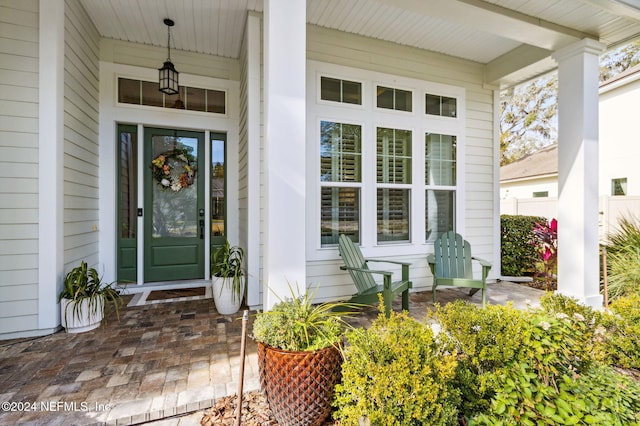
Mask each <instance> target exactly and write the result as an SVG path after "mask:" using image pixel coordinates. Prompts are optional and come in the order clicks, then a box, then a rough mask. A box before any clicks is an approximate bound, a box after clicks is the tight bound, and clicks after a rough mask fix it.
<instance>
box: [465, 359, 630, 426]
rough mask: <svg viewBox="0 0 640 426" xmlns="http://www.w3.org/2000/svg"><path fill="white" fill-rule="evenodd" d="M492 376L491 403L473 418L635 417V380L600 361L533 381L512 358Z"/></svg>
mask: <svg viewBox="0 0 640 426" xmlns="http://www.w3.org/2000/svg"><path fill="white" fill-rule="evenodd" d="M495 379H496V389H497V392H496V396H495V397H494V399H493V401H492V404H491V409H490V410H488V412H486V413H481V414H479V415H477V416H476V417H475V418H474V419H473V424H477V425H514V426H516V425H537V424H552V425H570V424H580V425H589V424H596V425H608V426H609V425H611V426H613V425H620V426H623V425H638V424H639V423H638V422H640V395H639V394H638V392H639V391H640V385H638V384H637V383H636V382H634V381H633V380H631V379H629V378H627V377H625V376H622V375H620V374H618V373H617V372H615V370H613V369H612V368H611V367H608V366H605V365H603V364H594V365H593V366H591V367H589V368H588V369H586V370H585V371H583V373H582V374H579V375H578V374H575V375H567V374H562V375H559V376H558V380H557V383H556V385H555V386H548V385H546V384H545V383H544V382H541V381H539V380H538V379H537V375H536V374H535V372H534V371H533V369H532V368H531V367H530V366H528V365H527V364H514V365H512V366H510V367H509V368H507V369H504V370H503V371H502V372H501V374H500V375H495Z"/></svg>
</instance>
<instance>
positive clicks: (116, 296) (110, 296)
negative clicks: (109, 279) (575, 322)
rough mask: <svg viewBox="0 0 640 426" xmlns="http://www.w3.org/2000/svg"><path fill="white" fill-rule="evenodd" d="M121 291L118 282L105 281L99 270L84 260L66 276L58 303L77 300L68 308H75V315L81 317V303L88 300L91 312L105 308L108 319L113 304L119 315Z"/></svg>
mask: <svg viewBox="0 0 640 426" xmlns="http://www.w3.org/2000/svg"><path fill="white" fill-rule="evenodd" d="M121 291H122V289H119V288H118V287H117V282H113V283H109V284H105V283H103V282H102V278H100V275H99V274H98V271H96V270H95V269H94V268H89V266H88V265H87V262H85V261H84V260H83V261H82V262H81V263H80V266H76V267H75V268H73V269H71V270H70V271H69V272H68V273H67V275H66V276H65V278H64V281H63V288H62V291H61V292H60V294H59V295H58V303H60V301H61V300H62V299H69V300H72V301H74V302H76V303H75V304H70V305H67V309H73V316H74V317H75V318H79V317H80V308H81V305H80V303H82V302H83V301H84V300H87V301H88V305H89V311H90V312H91V314H93V315H95V313H96V312H97V311H98V310H99V309H104V312H105V315H104V318H105V319H106V317H107V314H108V313H109V309H110V307H111V306H112V305H113V308H114V310H115V312H116V315H118V316H119V308H120V305H121V304H122V296H121V295H120V292H121ZM65 314H66V313H65Z"/></svg>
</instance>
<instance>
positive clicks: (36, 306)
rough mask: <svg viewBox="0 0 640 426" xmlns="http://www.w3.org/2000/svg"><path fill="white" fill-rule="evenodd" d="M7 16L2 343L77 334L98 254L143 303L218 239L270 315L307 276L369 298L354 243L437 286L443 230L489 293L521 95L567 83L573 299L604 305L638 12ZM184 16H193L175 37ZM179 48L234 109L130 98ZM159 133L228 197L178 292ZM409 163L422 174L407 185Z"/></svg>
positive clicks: (255, 9)
mask: <svg viewBox="0 0 640 426" xmlns="http://www.w3.org/2000/svg"><path fill="white" fill-rule="evenodd" d="M0 7H2V12H3V13H2V16H3V17H7V18H5V19H6V20H7V22H6V24H7V28H8V35H7V36H5V35H2V36H1V37H0V38H2V42H3V44H2V46H5V47H4V48H3V49H4V50H3V51H2V52H1V54H2V55H4V56H3V58H4V59H6V60H4V61H3V64H6V67H7V68H8V70H7V72H6V73H5V74H3V75H5V77H6V81H7V82H8V87H10V88H11V90H7V91H4V92H3V93H7V94H8V95H7V96H8V97H7V99H3V100H4V101H5V102H6V106H7V107H6V108H4V109H3V110H2V112H1V114H2V118H3V120H2V121H0V126H1V127H0V132H2V134H3V135H4V136H6V137H4V138H3V141H7V142H6V145H7V146H8V147H9V148H10V150H9V154H8V155H7V156H5V157H4V158H3V159H2V161H3V162H4V164H3V167H4V170H7V172H6V174H5V175H3V176H0V179H2V184H3V186H2V192H1V195H2V199H3V201H4V202H3V203H2V209H3V211H2V213H3V224H2V226H3V228H2V234H1V236H2V239H3V241H7V242H8V243H7V244H5V247H7V249H5V250H4V251H2V252H1V253H0V256H1V260H2V262H1V263H0V265H1V270H0V273H1V274H2V280H0V287H1V288H2V291H1V292H0V305H1V307H2V308H3V309H0V337H2V338H5V339H7V338H13V337H24V336H36V335H44V334H48V333H52V332H54V331H56V330H57V329H58V328H59V326H60V313H59V305H58V303H57V295H58V294H59V292H60V289H61V286H62V280H63V278H64V276H65V272H66V271H68V270H70V269H71V268H72V267H74V266H76V265H77V264H78V263H79V262H80V261H82V260H86V261H87V263H89V264H90V265H91V266H96V267H97V269H99V270H100V271H103V272H104V276H103V278H104V280H105V281H107V282H111V281H113V280H116V279H120V278H122V277H121V276H120V274H119V269H122V267H123V266H126V267H130V268H131V269H132V270H133V269H134V268H135V270H133V271H130V272H131V273H132V277H133V279H132V281H134V282H135V283H136V285H139V286H141V287H142V286H145V285H147V284H149V281H152V282H153V283H157V282H161V281H160V280H161V279H166V280H171V282H173V281H174V280H179V279H185V280H186V279H197V280H205V281H206V280H208V279H209V277H210V250H211V247H212V243H213V240H214V237H216V238H218V237H220V239H221V240H224V239H226V240H229V241H230V242H231V244H233V245H236V244H237V245H240V246H242V247H243V248H244V249H245V250H246V253H247V257H246V267H247V276H248V280H249V285H248V294H247V301H248V304H249V305H250V306H251V307H252V308H257V307H263V308H266V309H268V308H269V307H271V306H272V305H273V304H274V303H275V302H277V300H278V296H279V295H283V294H287V292H288V284H289V283H293V282H297V283H298V284H300V285H301V286H302V285H308V286H311V285H316V284H320V285H321V289H320V291H319V293H318V295H319V297H320V299H322V300H331V299H337V298H344V297H346V296H349V295H350V294H353V284H352V283H351V281H350V279H349V277H348V275H347V274H346V273H343V272H340V271H339V269H338V267H339V265H340V263H341V262H340V258H339V256H338V253H337V244H336V239H337V234H339V233H340V232H344V231H345V230H347V231H349V232H352V234H353V235H352V236H353V237H354V238H357V239H358V243H359V244H360V246H361V248H362V250H363V253H364V254H365V256H371V257H378V258H390V259H393V258H402V259H405V260H407V261H410V262H413V264H414V265H415V270H416V274H415V275H412V279H413V281H414V288H415V289H416V290H425V289H428V288H429V286H430V283H431V280H432V277H431V275H430V274H429V273H428V268H427V265H426V255H427V254H428V253H430V252H431V251H432V250H433V248H432V244H433V241H434V239H435V236H436V235H438V234H439V233H442V232H443V231H446V230H448V229H452V228H454V229H455V230H456V231H457V232H459V233H460V234H462V235H464V236H465V238H467V239H468V240H469V241H470V242H471V244H472V245H473V247H474V253H475V254H476V255H478V256H481V257H483V258H486V259H489V260H490V261H491V262H492V263H493V265H494V268H493V269H492V271H491V274H492V275H491V276H490V278H493V279H498V278H499V277H500V268H499V265H500V227H499V196H498V193H499V178H498V173H499V150H500V148H499V134H498V133H499V130H498V129H499V120H500V93H501V90H502V89H506V88H509V87H512V86H513V85H516V84H518V83H521V82H524V81H527V80H528V79H531V78H534V77H536V76H539V75H543V74H544V73H547V72H549V71H551V70H554V69H556V68H557V69H558V70H559V94H558V103H559V139H560V140H559V156H560V162H559V183H560V185H559V188H560V192H559V211H560V215H559V216H560V217H559V224H560V225H559V226H560V230H559V240H560V244H559V245H560V247H561V248H560V253H559V266H558V276H559V278H558V280H559V291H560V292H562V293H565V294H567V295H571V296H574V297H576V298H578V299H579V300H581V301H584V302H585V303H587V304H589V305H591V306H600V305H601V296H600V294H599V288H598V287H599V285H598V223H597V222H598V211H597V208H598V205H597V194H598V190H597V185H598V179H597V175H598V173H597V167H598V129H597V122H598V119H597V114H598V55H599V54H600V53H602V52H603V51H604V50H605V49H611V48H614V47H616V46H618V45H620V44H623V43H626V42H628V41H630V40H633V39H636V38H638V37H640V7H639V6H638V4H637V2H628V1H618V0H570V1H563V2H557V1H553V0H544V1H536V2H522V1H519V0H495V1H493V0H492V1H484V0H456V1H448V2H444V1H439V0H427V1H420V2H418V1H412V0H400V1H396V0H370V1H362V0H351V1H342V0H334V1H324V0H308V1H299V0H264V1H261V0H242V1H233V2H229V1H211V2H201V1H196V0H180V1H174V0H164V1H156V0H137V1H130V2H121V1H118V0H106V1H105V0H48V1H37V0H25V1H21V2H17V1H10V0H8V1H4V2H2V3H0ZM166 18H170V19H172V20H173V21H175V26H174V27H173V28H172V32H171V34H172V36H171V39H170V40H171V41H172V42H171V41H170V42H168V40H167V28H166V27H165V25H164V24H163V21H164V19H166ZM9 21H11V22H9ZM168 47H170V48H171V53H172V56H171V58H172V60H173V63H174V65H175V67H176V68H177V69H178V70H179V71H180V79H181V80H180V81H181V83H180V84H182V85H183V89H184V90H185V91H186V92H185V93H191V92H189V90H190V89H193V91H192V92H193V93H196V92H197V93H201V94H202V93H206V94H207V95H203V96H204V99H208V98H207V96H209V93H210V94H211V96H212V99H213V98H214V97H217V96H221V95H220V93H224V94H225V97H224V99H225V101H224V102H221V103H220V104H216V103H215V102H213V103H214V104H215V105H214V106H215V108H214V110H213V111H209V110H208V109H209V107H208V105H205V106H202V105H200V106H198V107H196V108H195V109H190V107H189V106H188V104H189V99H188V97H186V98H185V99H184V100H185V101H186V103H187V108H186V109H182V108H172V107H171V106H175V105H176V104H177V105H179V103H177V100H180V101H181V102H182V99H177V100H175V102H171V103H170V104H168V103H167V102H166V99H164V98H162V99H163V100H162V101H158V102H156V101H152V102H151V104H149V103H145V102H144V101H143V100H141V101H140V102H137V101H135V102H134V101H131V99H123V98H122V97H120V94H121V91H120V88H121V87H124V86H126V84H130V85H132V86H133V87H145V84H147V85H148V84H152V85H153V84H156V82H157V75H158V72H157V70H158V67H160V66H161V65H162V63H163V62H164V61H165V59H168V58H166V56H165V54H166V53H167V50H168V49H167V48H168ZM9 68H10V69H9ZM125 80H126V81H125ZM136 85H138V86H136ZM336 87H337V88H338V89H336ZM345 87H346V88H347V89H345ZM350 90H352V92H350ZM134 92H135V90H134ZM153 92H155V94H156V95H158V92H157V91H156V90H153ZM140 93H141V94H142V95H141V96H142V97H144V96H143V95H144V93H145V92H144V91H143V90H142V89H141V90H140ZM158 96H163V95H158ZM125 98H126V97H125ZM136 99H137V98H136ZM400 99H403V100H404V101H401V100H400ZM171 100H174V99H171ZM154 102H155V104H154ZM403 102H404V103H403ZM223 104H224V105H223ZM167 105H170V106H169V107H167ZM223 106H224V108H223ZM198 108H199V109H198ZM203 108H204V109H203ZM154 130H162V131H163V132H165V131H167V132H172V134H173V135H174V136H175V137H177V136H176V135H178V133H179V132H184V133H185V134H187V133H188V134H190V135H192V136H193V138H194V139H197V140H198V144H197V147H198V152H199V153H203V154H204V155H203V156H201V157H199V160H200V161H202V163H199V164H201V165H202V167H201V173H200V177H201V178H202V180H204V181H206V182H207V183H206V184H203V185H202V188H201V189H199V191H200V192H198V194H199V195H198V197H197V200H198V202H199V203H200V204H199V205H198V206H197V208H196V209H194V210H193V211H192V212H190V214H191V216H192V217H191V221H192V223H191V225H192V229H190V238H192V239H194V240H198V241H197V244H194V247H196V246H197V248H196V249H194V253H196V254H195V255H194V256H193V257H194V258H195V259H196V262H194V263H193V270H192V272H190V273H189V274H188V276H180V277H178V278H176V276H177V275H176V274H177V269H178V268H177V267H176V268H174V270H171V271H170V272H171V274H168V275H169V276H168V277H166V278H165V276H164V275H163V273H164V271H163V269H162V268H163V267H164V266H165V265H162V264H161V263H162V261H164V260H165V259H169V260H171V259H175V258H180V260H181V259H182V254H183V252H180V253H178V250H177V248H176V247H177V246H179V245H180V244H174V245H172V246H171V247H170V249H166V247H161V249H163V250H164V256H158V259H160V260H161V262H159V263H160V264H159V265H156V264H153V265H151V266H152V267H156V266H159V267H160V268H159V271H155V273H154V274H152V273H151V271H150V270H147V269H145V268H147V267H148V266H149V264H151V263H152V261H151V260H149V259H153V260H156V258H154V257H153V256H151V255H150V253H151V252H152V251H153V250H154V249H155V248H157V247H156V246H154V245H153V244H152V243H153V241H152V240H153V238H155V237H154V228H153V225H150V224H149V222H148V221H147V218H148V217H149V210H150V208H149V206H151V205H152V204H151V202H150V201H149V200H150V198H149V197H148V194H149V193H152V192H153V191H152V190H151V188H152V187H153V188H155V189H157V188H158V185H159V184H160V183H161V182H162V179H157V177H156V181H159V182H160V183H158V182H154V181H153V180H152V179H151V178H150V173H148V172H149V169H150V165H151V164H152V162H153V161H154V160H157V159H158V158H159V156H158V157H156V154H158V153H151V152H150V150H149V148H148V147H147V148H145V147H143V144H146V140H145V141H143V139H144V138H146V136H147V135H148V134H151V132H152V131H154ZM347 130H348V131H347ZM127 132H128V133H127ZM341 132H342V133H341ZM125 133H126V134H128V135H129V140H133V139H134V137H133V135H135V138H136V140H137V139H138V138H139V139H140V141H139V142H140V143H139V145H138V146H137V147H136V149H135V150H134V149H133V148H132V147H130V148H131V150H130V151H131V152H132V153H133V152H134V151H135V152H136V153H137V157H135V161H136V162H133V163H132V164H134V163H135V164H134V165H136V166H137V168H138V169H137V171H136V173H133V172H132V174H131V175H127V177H128V178H130V181H131V182H135V183H137V185H138V186H137V189H139V191H138V192H137V193H135V194H134V191H131V192H125V191H123V190H122V186H121V185H120V183H121V182H120V179H121V178H122V176H123V173H122V171H123V170H125V167H123V166H121V165H119V164H120V161H121V157H120V155H121V154H122V152H121V151H119V149H118V146H117V145H118V143H120V142H121V141H122V140H123V139H122V137H121V136H122V135H123V134H125ZM192 133H195V134H192ZM347 133H348V135H347ZM336 135H338V136H339V137H337V136H336ZM345 135H347V136H345ZM389 135H392V136H391V137H390V136H389ZM397 135H400V136H397ZM165 136H166V135H165ZM349 138H351V139H349ZM403 138H404V139H403ZM125 139H126V138H125ZM216 141H217V142H220V143H224V144H226V145H225V146H226V149H227V151H226V153H227V154H228V155H227V157H226V159H225V166H227V167H228V168H227V169H225V170H224V176H225V177H226V178H227V181H226V187H225V188H226V194H225V199H226V202H227V205H226V216H225V218H224V220H225V222H224V229H225V230H224V232H223V233H221V235H217V234H216V235H214V228H215V227H214V224H212V223H211V222H212V221H210V220H207V219H210V218H211V219H213V215H212V211H213V210H214V207H213V203H212V202H211V196H212V194H213V193H215V192H218V190H219V189H220V188H221V186H220V187H219V186H218V184H219V182H214V181H213V180H212V179H210V178H211V177H212V175H214V174H215V173H216V171H215V167H208V165H207V166H206V167H205V164H206V163H205V160H206V161H207V162H210V161H212V158H213V155H212V152H213V151H214V150H215V149H214V142H216ZM328 141H329V142H331V143H329V142H328ZM332 141H338V142H339V143H337V142H336V143H335V144H334V145H335V146H333V145H332V143H333V142H332ZM194 144H195V142H194ZM340 144H341V145H340ZM329 145H331V146H329ZM145 146H146V145H145ZM328 146H329V147H328ZM337 146H340V149H338V150H335V149H334V148H335V147H337ZM396 146H397V147H400V146H402V147H403V148H402V150H401V149H400V148H396ZM195 147H196V145H193V148H194V149H195ZM434 147H435V148H437V149H435V151H434ZM145 149H146V151H145ZM341 150H342V151H341ZM385 150H386V151H385ZM394 150H396V151H394ZM392 151H393V152H392ZM401 151H402V152H401ZM160 152H163V151H160ZM434 152H436V154H433V153H434ZM428 153H432V154H433V155H428ZM132 158H133V157H132ZM343 158H347V160H344V161H343ZM354 158H357V159H359V160H357V161H356V160H353V159H354ZM352 160H353V161H352ZM394 161H395V162H397V164H402V167H398V170H399V171H398V172H397V174H395V175H394V174H393V173H390V170H391V169H392V167H390V166H389V165H390V164H392V163H393V162H394ZM378 162H379V163H380V164H383V165H382V166H380V167H381V170H378ZM189 164H190V163H189ZM189 164H187V165H189ZM394 164H396V163H394ZM394 167H395V166H394ZM211 169H213V170H211ZM343 169H344V170H346V173H342V170H343ZM382 169H384V170H382ZM126 170H127V171H129V170H133V168H132V169H128V168H126ZM185 170H186V169H185ZM434 170H437V171H438V173H434V172H433V171H434ZM394 173H395V172H394ZM436 175H437V176H436ZM160 178H162V176H160ZM174 183H175V182H174ZM153 185H155V187H154V186H153ZM163 185H164V184H163ZM164 186H165V187H166V186H167V185H164ZM178 188H179V187H178ZM172 190H173V189H170V190H169V191H168V193H169V194H171V191H172ZM176 192H177V191H176ZM166 193H167V192H165V194H166ZM125 195H126V196H129V198H128V199H127V201H128V205H127V207H128V208H129V210H128V211H127V212H126V216H127V217H128V218H129V223H127V224H126V231H127V232H124V228H125V226H124V225H123V221H122V220H121V217H120V215H121V214H122V210H123V209H122V208H121V207H122V205H120V203H122V198H123V197H124V196H125ZM216 208H217V207H216ZM216 220H222V219H219V218H216ZM131 225H133V226H131ZM136 226H137V228H136V229H135V231H133V232H129V231H131V230H132V229H133V228H134V227H136ZM196 230H197V231H196ZM125 234H126V237H127V238H124V237H123V235H125ZM124 239H128V240H130V241H127V244H129V243H131V245H130V246H128V245H126V244H124V243H122V240H124ZM121 243H122V244H121ZM185 246H186V244H183V245H182V247H185ZM121 249H122V250H121ZM173 249H176V250H173ZM127 250H128V251H127ZM158 251H161V250H158ZM178 254H179V255H178ZM185 257H186V256H185ZM193 271H195V272H193ZM149 277H152V278H151V279H149Z"/></svg>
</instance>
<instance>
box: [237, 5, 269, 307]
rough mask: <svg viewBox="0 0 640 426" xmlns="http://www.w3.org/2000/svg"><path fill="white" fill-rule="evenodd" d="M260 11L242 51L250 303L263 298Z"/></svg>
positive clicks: (243, 233)
mask: <svg viewBox="0 0 640 426" xmlns="http://www.w3.org/2000/svg"><path fill="white" fill-rule="evenodd" d="M261 34H262V31H261V15H260V14H257V13H254V12H250V13H249V14H248V16H247V25H246V27H245V35H244V38H243V42H242V47H241V54H240V116H239V126H238V127H239V130H240V132H239V155H238V158H239V165H238V178H239V184H238V198H239V199H238V208H239V211H238V213H239V222H240V246H241V247H242V248H244V250H245V254H246V259H245V267H246V271H247V278H246V279H247V288H248V291H247V304H248V305H249V306H250V307H252V308H255V307H257V306H259V305H260V304H261V303H262V302H261V301H262V286H261V285H260V282H261V281H262V272H261V269H262V268H261V265H262V253H263V250H262V241H263V240H264V239H263V234H264V232H263V229H264V226H263V223H262V218H263V217H264V215H263V214H262V213H263V197H264V191H263V185H262V181H263V179H262V170H263V164H262V162H263V140H262V134H263V130H262V129H263V118H262V117H263V98H262V93H263V88H262V75H263V71H262V54H261V52H262V48H261V46H262V37H261Z"/></svg>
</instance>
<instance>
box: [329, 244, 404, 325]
mask: <svg viewBox="0 0 640 426" xmlns="http://www.w3.org/2000/svg"><path fill="white" fill-rule="evenodd" d="M338 250H339V252H340V256H342V260H343V261H344V266H341V267H340V269H342V270H343V271H344V270H346V271H349V274H351V278H352V279H353V283H354V284H355V285H356V288H357V289H358V293H356V294H355V295H353V297H352V298H351V300H350V301H349V302H351V303H362V304H372V303H377V302H378V293H382V297H383V299H384V312H385V314H386V315H387V316H389V313H390V312H391V303H392V302H393V299H395V298H396V296H398V295H399V294H400V293H402V309H403V310H407V311H408V310H409V289H410V288H411V285H412V284H411V281H410V280H409V266H410V265H411V264H410V263H406V262H396V261H391V260H383V259H365V258H364V257H363V256H362V252H361V251H360V247H358V245H357V244H355V243H354V242H353V241H351V238H349V237H347V236H346V235H344V234H342V235H340V238H339V239H338ZM368 262H376V263H378V262H380V263H393V264H396V265H402V279H401V280H400V281H395V282H392V281H391V279H392V275H393V273H392V272H389V271H382V270H374V269H369V267H368V265H367V263H368ZM374 274H377V275H382V277H383V279H382V284H378V283H376V281H375V279H374V278H373V276H374Z"/></svg>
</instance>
